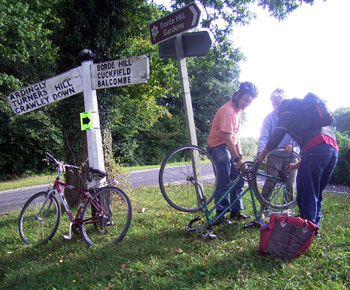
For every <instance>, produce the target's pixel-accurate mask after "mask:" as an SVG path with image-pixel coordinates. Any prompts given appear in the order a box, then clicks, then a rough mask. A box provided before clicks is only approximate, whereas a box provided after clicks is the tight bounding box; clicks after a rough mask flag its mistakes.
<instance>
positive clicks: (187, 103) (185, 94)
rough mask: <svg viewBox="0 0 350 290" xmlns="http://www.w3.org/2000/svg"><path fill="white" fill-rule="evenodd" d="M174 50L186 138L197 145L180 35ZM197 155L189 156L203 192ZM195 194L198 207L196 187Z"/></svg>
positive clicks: (198, 192) (199, 193) (195, 153)
mask: <svg viewBox="0 0 350 290" xmlns="http://www.w3.org/2000/svg"><path fill="white" fill-rule="evenodd" d="M175 50H176V57H177V60H178V61H179V72H180V80H181V90H182V98H183V102H184V107H185V115H186V124H187V130H188V138H189V141H190V143H191V144H192V145H198V143H197V134H196V126H195V123H194V116H193V108H192V100H191V90H190V84H189V81H188V72H187V64H186V57H185V56H184V48H183V42H182V34H179V35H177V36H176V38H175ZM197 153H198V152H197V151H194V152H192V156H191V157H192V168H193V174H194V175H195V177H196V180H197V181H198V182H199V185H200V186H201V187H202V189H203V190H204V188H203V180H202V175H201V167H200V166H201V164H200V160H199V156H198V154H197ZM196 192H197V202H198V205H199V204H200V198H201V192H200V190H199V188H198V186H196Z"/></svg>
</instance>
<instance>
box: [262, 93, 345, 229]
mask: <svg viewBox="0 0 350 290" xmlns="http://www.w3.org/2000/svg"><path fill="white" fill-rule="evenodd" d="M303 106H304V102H303V100H301V99H297V98H294V99H290V100H284V101H282V103H281V104H280V105H279V107H278V114H279V120H278V122H277V126H276V129H275V131H274V133H273V135H272V136H271V138H270V140H269V142H268V143H267V144H266V146H265V148H264V150H263V151H262V152H261V153H260V154H259V155H258V156H257V162H259V163H263V161H264V159H265V157H266V155H267V153H268V152H270V151H272V150H273V149H274V148H276V147H277V145H278V144H279V143H280V141H281V140H282V138H283V136H284V135H285V134H286V133H288V134H289V135H290V136H292V138H293V139H294V140H296V141H297V142H298V144H299V146H300V148H301V150H302V153H301V160H300V161H299V162H297V163H294V164H289V165H288V166H287V171H288V170H293V169H296V168H298V173H297V204H298V207H299V210H300V216H301V218H304V219H308V220H310V221H312V222H313V223H314V224H316V225H317V226H318V227H320V221H321V219H322V191H323V190H324V189H325V187H326V185H327V184H328V182H329V180H330V178H331V176H332V174H333V171H334V168H335V166H336V164H337V160H338V151H339V148H338V143H337V140H336V136H335V134H334V132H333V131H332V129H331V128H330V127H317V128H314V127H312V128H310V126H308V124H305V118H300V111H302V110H303V109H304V108H303ZM306 113H307V112H306Z"/></svg>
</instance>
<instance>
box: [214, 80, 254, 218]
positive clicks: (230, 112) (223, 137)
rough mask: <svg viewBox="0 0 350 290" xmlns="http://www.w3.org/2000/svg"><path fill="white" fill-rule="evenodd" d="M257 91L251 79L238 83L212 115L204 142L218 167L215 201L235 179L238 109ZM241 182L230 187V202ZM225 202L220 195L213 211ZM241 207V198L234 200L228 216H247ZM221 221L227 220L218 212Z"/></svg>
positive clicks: (239, 161)
mask: <svg viewBox="0 0 350 290" xmlns="http://www.w3.org/2000/svg"><path fill="white" fill-rule="evenodd" d="M257 95H258V90H257V88H256V87H255V85H254V84H253V83H250V82H243V83H241V84H240V86H239V90H238V91H237V92H235V93H234V94H233V96H232V99H231V100H230V101H229V102H228V103H226V104H224V105H223V106H221V108H219V110H218V111H217V112H216V114H215V116H214V119H213V122H212V126H211V129H210V133H209V136H208V139H207V142H208V146H209V152H210V154H211V155H212V156H213V159H214V160H215V161H216V165H217V167H218V168H217V189H216V193H215V203H217V202H218V201H219V200H220V198H221V197H222V196H223V194H224V193H225V192H226V191H227V190H228V188H229V187H230V181H231V180H232V179H236V178H237V176H238V174H239V168H240V167H241V165H242V156H243V154H242V151H241V146H240V140H239V128H240V124H241V116H242V111H243V110H244V109H245V108H246V107H248V106H249V105H250V104H251V102H252V100H253V99H254V98H255V97H256V96H257ZM243 186H244V182H243V180H241V181H240V182H239V183H238V184H237V186H235V187H234V188H233V189H232V191H231V193H230V201H231V202H232V201H234V200H235V199H236V198H237V195H238V194H239V193H240V192H241V191H242V189H243ZM229 204H230V203H229V200H228V199H227V198H225V199H223V200H222V201H221V202H220V204H218V205H217V208H216V215H217V216H220V215H221V214H222V212H223V211H224V210H225V209H226V208H227V207H228V205H229ZM243 209H244V208H243V203H242V201H241V200H239V201H237V202H236V203H235V204H234V205H233V206H232V207H231V209H230V218H234V219H241V218H247V217H248V216H246V215H245V214H243V213H242V212H241V210H243ZM222 221H225V222H227V223H230V222H229V221H228V220H227V219H226V218H225V216H224V215H221V217H220V219H219V223H220V222H222Z"/></svg>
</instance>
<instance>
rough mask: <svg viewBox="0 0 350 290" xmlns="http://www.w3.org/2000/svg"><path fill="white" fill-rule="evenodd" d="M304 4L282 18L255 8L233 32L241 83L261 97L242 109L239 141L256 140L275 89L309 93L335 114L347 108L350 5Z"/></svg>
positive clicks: (342, 1)
mask: <svg viewBox="0 0 350 290" xmlns="http://www.w3.org/2000/svg"><path fill="white" fill-rule="evenodd" d="M315 2H316V3H315V4H314V5H312V6H310V5H307V4H303V5H302V6H301V7H299V8H298V9H296V10H295V11H294V12H292V13H291V14H290V15H289V16H288V18H287V19H286V20H283V21H278V20H276V19H275V18H273V17H270V16H269V14H268V11H266V10H262V9H261V8H255V12H256V13H257V18H256V19H255V20H253V21H252V22H251V24H249V25H247V26H244V27H237V28H236V29H235V31H234V32H233V34H232V40H233V41H234V43H235V46H237V47H240V48H241V50H242V52H243V53H244V55H245V56H246V58H247V60H246V61H245V62H240V67H241V74H240V81H251V82H253V83H254V84H255V85H256V86H257V87H258V89H259V96H258V98H257V99H255V100H254V101H253V103H252V104H251V105H250V107H248V108H247V109H246V111H245V112H246V117H247V121H246V123H245V124H244V125H243V126H242V128H241V137H255V138H257V137H259V133H260V127H261V124H262V121H263V119H264V117H265V116H266V115H267V114H268V113H269V112H270V111H272V106H271V102H270V95H271V93H272V91H273V90H275V89H276V88H278V87H279V88H282V89H284V90H285V91H286V97H287V98H294V97H295V98H303V97H304V96H305V95H306V94H307V93H308V92H313V93H315V94H316V95H318V96H319V97H320V98H321V99H323V100H325V101H326V104H327V107H328V108H329V109H330V110H331V111H334V110H336V109H337V108H339V107H350V91H349V87H348V84H350V81H349V78H350V73H349V70H350V33H349V28H350V17H349V11H350V1H349V0H328V1H326V2H323V1H320V0H318V1H317V0H316V1H315Z"/></svg>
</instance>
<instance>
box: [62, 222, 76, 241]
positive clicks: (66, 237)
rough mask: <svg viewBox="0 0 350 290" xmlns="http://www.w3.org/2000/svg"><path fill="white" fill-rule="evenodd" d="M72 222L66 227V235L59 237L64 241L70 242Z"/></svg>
mask: <svg viewBox="0 0 350 290" xmlns="http://www.w3.org/2000/svg"><path fill="white" fill-rule="evenodd" d="M72 225H73V224H72V222H70V223H69V225H68V235H63V234H62V235H61V237H62V238H64V239H65V240H70V239H71V238H72Z"/></svg>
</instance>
